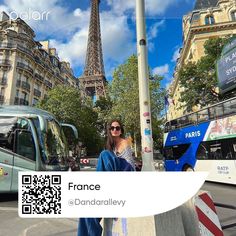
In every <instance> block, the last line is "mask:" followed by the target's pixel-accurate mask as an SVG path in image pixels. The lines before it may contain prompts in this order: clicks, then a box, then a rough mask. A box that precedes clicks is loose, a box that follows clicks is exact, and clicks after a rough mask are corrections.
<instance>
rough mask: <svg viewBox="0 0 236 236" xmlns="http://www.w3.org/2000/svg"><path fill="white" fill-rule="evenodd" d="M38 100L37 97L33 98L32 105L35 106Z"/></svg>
mask: <svg viewBox="0 0 236 236" xmlns="http://www.w3.org/2000/svg"><path fill="white" fill-rule="evenodd" d="M38 102H39V100H38V99H37V98H33V101H32V105H33V106H35V105H36V104H37V103H38Z"/></svg>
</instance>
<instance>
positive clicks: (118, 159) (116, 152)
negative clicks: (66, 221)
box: [78, 120, 135, 236]
mask: <svg viewBox="0 0 236 236" xmlns="http://www.w3.org/2000/svg"><path fill="white" fill-rule="evenodd" d="M96 170H97V171H134V170H135V164H134V159H133V156H132V150H131V147H130V145H129V142H128V141H127V140H126V139H124V128H123V126H122V124H121V122H120V121H119V120H112V121H111V122H110V123H109V124H108V126H107V142H106V150H104V151H102V152H101V154H100V156H99V158H98V164H97V169H96ZM100 221H101V218H80V220H79V228H78V236H101V235H102V227H101V225H100Z"/></svg>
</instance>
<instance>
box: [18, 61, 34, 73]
mask: <svg viewBox="0 0 236 236" xmlns="http://www.w3.org/2000/svg"><path fill="white" fill-rule="evenodd" d="M17 67H19V68H21V69H24V70H27V71H28V72H30V73H31V74H33V69H32V68H31V67H30V66H28V65H26V64H24V63H22V62H17Z"/></svg>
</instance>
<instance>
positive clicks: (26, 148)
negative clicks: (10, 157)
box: [14, 129, 36, 161]
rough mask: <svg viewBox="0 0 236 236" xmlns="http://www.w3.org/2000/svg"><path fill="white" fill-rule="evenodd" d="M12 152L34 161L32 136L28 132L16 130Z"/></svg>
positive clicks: (34, 152) (34, 151)
mask: <svg viewBox="0 0 236 236" xmlns="http://www.w3.org/2000/svg"><path fill="white" fill-rule="evenodd" d="M14 133H15V141H14V150H15V152H16V153H17V154H19V155H21V156H24V157H27V158H29V159H31V160H33V161H35V160H36V155H35V154H36V150H35V145H34V140H33V137H32V134H31V132H30V131H28V130H22V129H16V130H15V131H14Z"/></svg>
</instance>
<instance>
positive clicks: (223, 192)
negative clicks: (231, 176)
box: [202, 182, 236, 236]
mask: <svg viewBox="0 0 236 236" xmlns="http://www.w3.org/2000/svg"><path fill="white" fill-rule="evenodd" d="M202 190H206V191H209V192H210V194H211V196H212V199H213V201H214V203H221V204H228V205H233V206H235V207H236V186H232V185H223V184H218V183H210V182H207V183H205V184H204V185H203V187H202ZM216 211H217V214H218V217H219V220H220V223H221V226H224V225H228V224H233V223H236V210H231V209H226V208H222V207H216ZM224 235H225V236H235V235H236V227H233V228H228V229H225V230H224Z"/></svg>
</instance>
